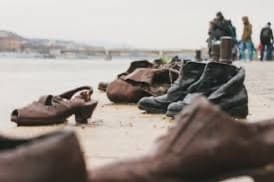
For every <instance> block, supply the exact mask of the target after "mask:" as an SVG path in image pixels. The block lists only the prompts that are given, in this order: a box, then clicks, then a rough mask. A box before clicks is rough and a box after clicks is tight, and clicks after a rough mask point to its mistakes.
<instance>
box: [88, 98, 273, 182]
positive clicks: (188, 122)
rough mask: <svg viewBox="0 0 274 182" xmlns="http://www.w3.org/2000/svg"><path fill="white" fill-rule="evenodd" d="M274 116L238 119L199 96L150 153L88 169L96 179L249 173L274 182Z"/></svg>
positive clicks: (210, 180)
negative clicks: (251, 119) (246, 121)
mask: <svg viewBox="0 0 274 182" xmlns="http://www.w3.org/2000/svg"><path fill="white" fill-rule="evenodd" d="M273 153H274V120H273V119H272V120H267V121H262V122H257V123H252V124H250V123H243V122H240V121H236V120H233V119H232V118H231V117H230V116H229V115H227V114H225V113H224V112H222V111H221V110H220V109H219V108H218V107H217V106H213V105H212V104H210V103H209V102H208V100H207V99H205V98H200V97H197V98H196V99H195V100H194V102H193V103H192V104H191V105H190V106H188V107H187V108H185V110H183V111H182V113H181V114H180V115H178V117H177V124H176V126H175V127H173V128H172V129H170V130H169V132H168V133H167V135H165V136H163V137H161V138H160V139H159V140H158V147H157V148H156V150H155V151H154V152H152V153H150V154H148V155H146V156H145V157H141V158H137V159H133V160H127V161H123V162H118V163H114V164H112V165H108V166H105V167H102V168H99V169H96V170H92V171H90V173H89V176H90V177H89V178H90V181H91V182H114V181H119V182H122V181H131V182H137V181H138V182H140V181H143V182H154V181H160V182H170V181H172V182H197V181H198V182H217V181H219V180H225V179H228V178H231V177H238V176H250V177H252V178H253V179H254V180H255V181H256V182H270V181H271V180H273V176H274V175H273V174H274V172H273V171H274V170H273V168H271V166H273V164H274V155H273Z"/></svg>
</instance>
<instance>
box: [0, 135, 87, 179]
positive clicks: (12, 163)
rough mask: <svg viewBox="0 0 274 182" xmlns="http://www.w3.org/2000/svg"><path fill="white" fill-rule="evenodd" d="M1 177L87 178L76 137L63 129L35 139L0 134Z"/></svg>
mask: <svg viewBox="0 0 274 182" xmlns="http://www.w3.org/2000/svg"><path fill="white" fill-rule="evenodd" d="M0 171H1V172H0V181H3V182H38V181H39V182H75V181H77V182H86V181H87V173H86V166H85V162H84V158H83V155H82V152H81V149H80V145H79V143H78V140H77V137H76V136H75V134H74V133H73V132H71V131H60V132H56V133H52V134H48V135H44V136H41V137H37V138H33V139H10V138H6V137H0Z"/></svg>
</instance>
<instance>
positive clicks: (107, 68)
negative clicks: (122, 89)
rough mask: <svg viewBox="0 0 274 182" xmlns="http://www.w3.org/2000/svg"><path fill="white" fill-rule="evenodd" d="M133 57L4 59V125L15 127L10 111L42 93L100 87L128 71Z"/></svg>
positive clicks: (0, 74) (0, 66)
mask: <svg viewBox="0 0 274 182" xmlns="http://www.w3.org/2000/svg"><path fill="white" fill-rule="evenodd" d="M129 63H130V60H129V59H128V60H112V61H105V60H99V59H98V60H38V59H0V83H1V95H0V127H1V128H5V127H12V126H14V124H13V123H11V122H10V113H11V112H12V110H13V109H14V108H18V107H21V106H24V105H25V104H28V103H30V102H32V101H34V100H36V99H37V98H38V97H39V96H40V95H47V94H59V93H60V92H63V91H65V90H68V89H71V88H74V87H78V86H81V85H91V86H93V87H94V88H97V84H98V82H99V81H111V80H113V79H114V78H115V76H116V75H117V73H121V72H123V71H125V70H126V69H127V67H128V65H129Z"/></svg>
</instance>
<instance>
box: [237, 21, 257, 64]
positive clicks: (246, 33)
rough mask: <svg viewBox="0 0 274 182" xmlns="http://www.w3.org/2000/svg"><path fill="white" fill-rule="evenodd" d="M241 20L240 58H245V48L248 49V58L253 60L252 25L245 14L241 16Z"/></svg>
mask: <svg viewBox="0 0 274 182" xmlns="http://www.w3.org/2000/svg"><path fill="white" fill-rule="evenodd" d="M242 21H243V25H244V28H243V34H242V40H241V43H240V47H239V48H240V58H241V59H244V60H245V59H246V55H245V54H246V53H245V52H246V50H247V51H248V59H249V60H250V61H252V60H253V52H254V45H253V42H252V25H251V24H250V22H249V19H248V17H247V16H244V17H243V18H242Z"/></svg>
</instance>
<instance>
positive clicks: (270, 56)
mask: <svg viewBox="0 0 274 182" xmlns="http://www.w3.org/2000/svg"><path fill="white" fill-rule="evenodd" d="M266 46H267V49H266V52H267V53H266V60H268V61H269V60H271V59H272V50H273V47H272V44H271V43H269V44H267V45H266Z"/></svg>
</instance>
